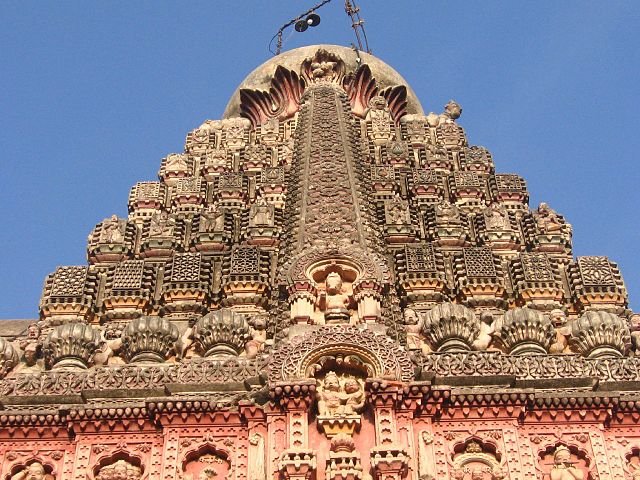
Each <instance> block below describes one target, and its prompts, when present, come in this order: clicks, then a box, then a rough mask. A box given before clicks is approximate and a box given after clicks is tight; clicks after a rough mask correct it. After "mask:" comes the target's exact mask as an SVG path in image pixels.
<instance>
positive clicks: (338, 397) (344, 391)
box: [317, 371, 365, 417]
mask: <svg viewBox="0 0 640 480" xmlns="http://www.w3.org/2000/svg"><path fill="white" fill-rule="evenodd" d="M317 399H318V413H319V414H320V416H323V417H338V416H343V415H344V416H349V415H356V414H358V413H360V412H361V411H362V409H363V408H364V401H365V397H364V391H363V389H362V385H360V382H359V381H358V380H357V379H356V378H354V377H346V378H345V379H344V382H343V384H341V383H340V378H338V375H337V374H336V373H335V372H332V371H330V372H327V374H326V375H325V377H324V380H323V381H322V383H321V384H320V385H319V386H318V391H317Z"/></svg>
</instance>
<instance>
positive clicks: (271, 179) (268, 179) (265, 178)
mask: <svg viewBox="0 0 640 480" xmlns="http://www.w3.org/2000/svg"><path fill="white" fill-rule="evenodd" d="M260 182H261V183H263V184H265V183H266V184H269V183H284V168H283V167H266V168H263V169H262V170H261V171H260Z"/></svg>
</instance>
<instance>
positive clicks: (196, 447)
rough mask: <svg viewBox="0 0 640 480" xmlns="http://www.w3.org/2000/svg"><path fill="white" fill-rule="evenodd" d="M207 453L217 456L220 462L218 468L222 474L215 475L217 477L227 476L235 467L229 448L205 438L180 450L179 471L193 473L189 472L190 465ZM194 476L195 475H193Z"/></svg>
mask: <svg viewBox="0 0 640 480" xmlns="http://www.w3.org/2000/svg"><path fill="white" fill-rule="evenodd" d="M207 455H211V456H212V457H216V458H219V459H220V460H221V462H222V463H219V464H218V465H220V466H221V467H220V468H221V469H222V470H223V471H224V475H216V476H217V478H227V476H228V474H229V472H233V471H234V470H235V468H236V465H235V463H234V456H233V452H232V451H231V450H230V449H229V448H227V447H224V446H221V445H219V444H218V443H217V442H216V441H214V440H213V439H211V438H207V439H206V440H205V441H203V442H199V443H195V444H193V445H190V446H189V447H188V448H187V449H186V450H185V451H184V452H182V455H181V456H180V459H181V460H180V463H179V465H180V471H181V472H182V473H183V474H184V473H193V472H189V469H190V468H191V466H193V464H194V463H197V462H198V461H199V459H202V458H203V457H205V456H207ZM194 478H197V477H195V476H194Z"/></svg>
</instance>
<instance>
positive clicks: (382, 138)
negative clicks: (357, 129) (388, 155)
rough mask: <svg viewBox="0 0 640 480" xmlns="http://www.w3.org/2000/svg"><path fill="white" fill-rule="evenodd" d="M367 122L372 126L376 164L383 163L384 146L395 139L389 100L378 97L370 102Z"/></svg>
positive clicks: (366, 116) (366, 117)
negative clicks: (382, 152)
mask: <svg viewBox="0 0 640 480" xmlns="http://www.w3.org/2000/svg"><path fill="white" fill-rule="evenodd" d="M365 122H366V123H367V124H369V125H371V139H372V140H373V143H374V148H375V150H374V155H375V163H377V164H379V163H381V161H382V154H381V151H382V145H384V144H385V143H387V142H388V141H389V140H391V139H392V138H393V133H392V130H391V126H392V124H393V119H392V118H391V112H390V111H389V107H388V105H387V100H386V99H385V98H384V97H382V96H380V95H376V96H375V97H372V98H371V100H369V108H368V109H367V113H366V115H365Z"/></svg>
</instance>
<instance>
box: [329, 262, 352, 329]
mask: <svg viewBox="0 0 640 480" xmlns="http://www.w3.org/2000/svg"><path fill="white" fill-rule="evenodd" d="M325 288H326V290H325V292H326V296H325V297H324V300H325V312H324V318H325V321H326V322H327V323H335V322H340V321H348V320H349V316H350V315H349V310H347V307H348V305H349V296H348V295H346V294H345V293H344V292H343V291H342V277H341V276H340V274H339V273H337V272H331V273H329V275H327V278H326V280H325Z"/></svg>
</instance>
